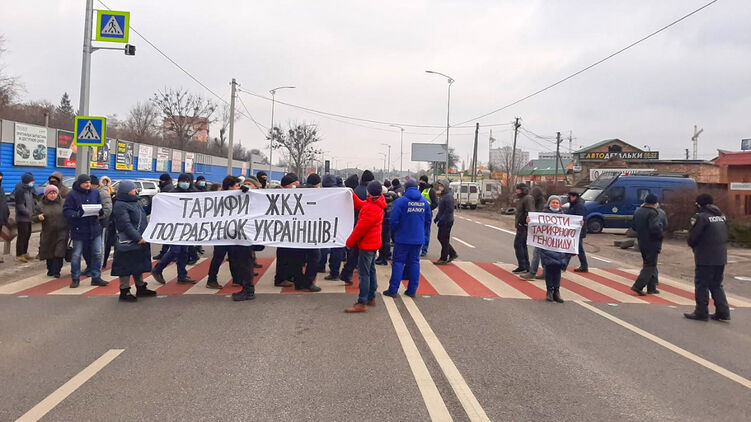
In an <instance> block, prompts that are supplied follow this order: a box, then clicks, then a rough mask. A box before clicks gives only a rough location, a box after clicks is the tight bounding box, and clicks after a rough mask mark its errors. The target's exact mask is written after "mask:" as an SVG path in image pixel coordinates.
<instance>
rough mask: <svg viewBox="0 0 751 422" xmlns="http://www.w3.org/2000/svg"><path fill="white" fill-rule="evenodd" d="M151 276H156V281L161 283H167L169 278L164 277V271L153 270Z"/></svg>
mask: <svg viewBox="0 0 751 422" xmlns="http://www.w3.org/2000/svg"><path fill="white" fill-rule="evenodd" d="M151 276H152V277H154V280H156V282H157V283H159V284H165V283H167V280H165V279H164V276H163V275H162V273H154V272H152V273H151Z"/></svg>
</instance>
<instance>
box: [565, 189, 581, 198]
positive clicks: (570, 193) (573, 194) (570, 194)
mask: <svg viewBox="0 0 751 422" xmlns="http://www.w3.org/2000/svg"><path fill="white" fill-rule="evenodd" d="M579 195H580V193H579V192H576V191H573V190H572V191H571V192H569V193H568V196H575V197H577V198H578V197H579Z"/></svg>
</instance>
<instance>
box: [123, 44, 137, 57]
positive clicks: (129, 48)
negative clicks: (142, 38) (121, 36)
mask: <svg viewBox="0 0 751 422" xmlns="http://www.w3.org/2000/svg"><path fill="white" fill-rule="evenodd" d="M125 55H126V56H135V55H136V46H135V45H131V44H125Z"/></svg>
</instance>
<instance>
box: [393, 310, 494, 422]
mask: <svg viewBox="0 0 751 422" xmlns="http://www.w3.org/2000/svg"><path fill="white" fill-rule="evenodd" d="M404 306H405V307H406V308H407V311H409V314H410V315H411V316H412V319H413V320H414V321H415V325H416V326H417V328H418V329H419V330H420V333H421V334H422V337H423V338H424V339H425V342H426V343H427V344H428V347H429V348H430V351H431V352H432V353H433V356H434V357H435V359H436V361H438V365H439V366H440V367H441V371H443V374H444V375H445V376H446V379H447V380H448V382H449V384H451V388H452V389H453V390H454V393H455V394H456V397H457V398H458V399H459V402H461V404H462V407H464V411H465V412H467V416H468V417H469V420H470V421H490V418H488V415H486V414H485V410H483V408H482V406H481V405H480V402H479V401H477V398H476V397H475V395H474V394H473V393H472V390H471V389H470V388H469V385H467V382H466V381H465V380H464V377H462V374H461V373H460V372H459V369H457V368H456V365H454V361H452V360H451V357H450V356H449V355H448V353H447V352H446V349H444V348H443V345H442V344H441V342H440V340H438V337H437V336H436V335H435V333H434V332H433V329H432V328H430V325H429V324H428V321H426V320H425V317H424V316H423V314H422V312H420V309H418V308H417V305H416V304H415V302H414V301H413V300H412V298H410V297H405V298H404Z"/></svg>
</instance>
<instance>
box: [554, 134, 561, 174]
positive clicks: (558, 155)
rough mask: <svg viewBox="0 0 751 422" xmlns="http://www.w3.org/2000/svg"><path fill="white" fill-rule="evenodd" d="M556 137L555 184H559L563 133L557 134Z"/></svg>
mask: <svg viewBox="0 0 751 422" xmlns="http://www.w3.org/2000/svg"><path fill="white" fill-rule="evenodd" d="M555 137H556V139H555V183H556V184H558V160H560V159H561V132H556V135H555Z"/></svg>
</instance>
